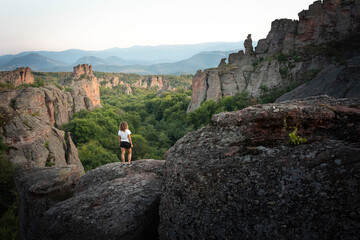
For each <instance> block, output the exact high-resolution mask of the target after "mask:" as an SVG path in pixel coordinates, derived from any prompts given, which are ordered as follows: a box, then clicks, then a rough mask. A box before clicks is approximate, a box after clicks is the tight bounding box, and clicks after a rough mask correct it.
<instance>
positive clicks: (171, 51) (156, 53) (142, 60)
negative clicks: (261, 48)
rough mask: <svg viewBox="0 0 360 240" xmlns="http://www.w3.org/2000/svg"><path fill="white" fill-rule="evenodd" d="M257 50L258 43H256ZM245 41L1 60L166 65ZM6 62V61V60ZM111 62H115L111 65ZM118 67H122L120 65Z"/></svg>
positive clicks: (237, 46) (235, 46)
mask: <svg viewBox="0 0 360 240" xmlns="http://www.w3.org/2000/svg"><path fill="white" fill-rule="evenodd" d="M253 44H254V46H255V44H256V43H255V42H253ZM243 46H244V44H243V41H239V42H211V43H198V44H184V45H159V46H133V47H129V48H111V49H106V50H100V51H85V50H81V49H69V50H65V51H59V52H55V51H27V52H22V53H19V54H17V55H4V56H0V65H3V64H6V63H7V62H8V61H9V60H11V58H15V57H21V56H26V55H29V54H31V53H36V54H39V55H41V56H43V57H46V58H50V59H54V60H57V61H60V62H64V63H66V64H67V65H71V64H73V63H75V62H76V61H78V60H79V59H80V58H82V57H85V56H94V57H99V58H102V59H107V58H112V57H118V58H121V59H123V60H126V61H127V63H121V64H119V65H124V64H126V65H130V64H142V65H146V64H148V65H150V64H156V63H164V62H177V61H181V60H184V59H187V58H190V57H192V56H194V55H195V54H198V53H200V52H203V51H229V50H233V49H240V48H241V49H242V48H243ZM3 58H5V60H3ZM110 62H111V61H110ZM115 65H118V64H117V63H116V64H115Z"/></svg>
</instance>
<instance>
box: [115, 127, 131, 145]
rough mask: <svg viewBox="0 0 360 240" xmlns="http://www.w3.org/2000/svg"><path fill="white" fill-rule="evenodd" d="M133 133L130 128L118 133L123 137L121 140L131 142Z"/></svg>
mask: <svg viewBox="0 0 360 240" xmlns="http://www.w3.org/2000/svg"><path fill="white" fill-rule="evenodd" d="M130 134H131V132H130V130H129V129H126V130H125V132H123V131H121V130H119V132H118V135H119V136H120V137H121V141H122V142H128V143H129V142H130V140H129V137H128V136H129V135H130Z"/></svg>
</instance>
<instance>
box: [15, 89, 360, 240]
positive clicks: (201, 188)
mask: <svg viewBox="0 0 360 240" xmlns="http://www.w3.org/2000/svg"><path fill="white" fill-rule="evenodd" d="M295 130H296V131H295ZM289 134H290V135H291V136H292V137H290V135H289ZM359 136H360V99H356V98H353V99H334V98H331V97H328V96H319V97H313V98H307V99H301V100H291V101H285V102H281V103H273V104H265V105H254V106H250V107H248V108H245V109H243V110H240V111H236V112H224V113H220V114H217V115H215V116H214V117H213V118H212V122H211V123H210V124H209V125H208V126H205V127H203V128H201V129H199V130H197V131H195V132H190V133H188V134H187V135H186V136H184V137H183V138H182V139H180V140H179V141H178V142H177V143H176V144H175V145H174V146H173V147H172V148H171V149H170V150H169V151H168V154H167V159H166V161H160V160H139V161H135V162H134V164H133V166H131V167H129V166H123V165H122V163H112V164H107V165H104V166H101V167H99V168H96V169H94V170H92V171H90V172H88V173H86V174H85V175H83V176H82V177H81V178H79V177H77V178H71V177H70V176H71V174H70V173H69V171H70V168H71V165H69V166H65V167H63V168H66V169H69V170H66V171H65V170H64V169H62V168H60V167H54V168H40V169H39V170H19V171H18V172H16V176H15V179H16V184H17V186H18V189H19V194H20V197H21V199H20V200H21V203H22V206H24V207H22V208H21V211H22V212H20V216H22V217H21V219H23V222H22V224H23V225H22V226H21V231H22V233H21V234H22V235H21V236H24V238H22V239H102V238H104V239H105V238H106V239H162V240H165V239H166V240H167V239H329V238H336V239H338V238H339V239H357V238H358V237H359V236H360V230H359V229H360V220H359V219H360V216H359V214H360V190H359V189H360V170H359V169H360V140H359V139H360V138H359ZM300 138H301V139H306V141H301V142H299V144H291V140H293V141H294V142H297V140H299V139H300ZM26 171H30V172H26ZM32 171H35V172H32ZM46 171H50V172H52V173H56V174H53V175H50V176H51V177H50V178H47V177H46V176H49V174H45V172H46ZM70 172H71V171H70ZM72 172H73V174H74V175H75V176H79V175H78V173H77V171H75V170H72ZM28 174H33V175H32V177H31V179H32V180H31V181H30V183H29V182H28V181H27V180H26V179H27V178H29V177H28ZM67 176H69V177H68V179H69V181H70V180H71V181H72V183H71V184H70V182H69V181H65V180H61V179H64V177H67ZM45 183H46V184H45ZM41 186H43V188H45V187H46V186H49V189H50V190H46V191H45V190H44V191H42V190H41V189H42V187H41ZM50 186H52V187H50ZM54 186H55V187H54ZM62 186H64V187H62ZM53 188H56V189H68V190H67V192H69V193H70V194H64V195H60V196H61V197H53V195H54V193H55V192H56V191H55V190H54V191H53V190H51V189H53ZM38 189H40V190H41V191H40V190H38ZM45 189H47V188H45ZM49 199H50V200H49ZM38 203H39V204H41V206H42V207H39V208H37V207H35V206H36V204H38ZM44 203H46V204H45V205H44ZM33 208H34V209H40V210H39V211H36V216H34V211H25V210H26V209H33ZM24 224H26V225H24Z"/></svg>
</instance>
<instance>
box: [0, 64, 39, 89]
mask: <svg viewBox="0 0 360 240" xmlns="http://www.w3.org/2000/svg"><path fill="white" fill-rule="evenodd" d="M0 83H7V84H10V85H12V86H14V87H18V86H20V85H21V84H32V83H34V76H33V75H32V73H31V69H30V68H29V67H26V68H25V67H22V68H17V69H15V70H14V71H4V72H0Z"/></svg>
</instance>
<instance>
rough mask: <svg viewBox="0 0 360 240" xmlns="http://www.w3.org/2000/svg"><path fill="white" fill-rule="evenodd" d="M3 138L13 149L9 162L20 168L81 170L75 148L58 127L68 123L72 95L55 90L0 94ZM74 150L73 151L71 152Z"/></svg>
mask: <svg viewBox="0 0 360 240" xmlns="http://www.w3.org/2000/svg"><path fill="white" fill-rule="evenodd" d="M0 102H1V107H0V112H1V117H2V121H1V129H0V132H1V135H2V136H3V141H4V142H5V143H6V144H8V145H10V146H11V148H10V150H9V154H10V160H11V161H12V162H13V163H14V164H15V165H16V166H21V167H37V166H38V167H43V166H51V165H56V166H66V165H68V164H77V165H78V166H79V167H80V168H82V164H81V162H80V160H79V158H78V155H77V151H76V150H75V149H76V147H75V146H74V145H73V144H72V145H71V143H72V141H71V137H70V136H69V137H68V140H69V141H68V144H67V143H66V141H65V139H66V136H65V133H64V131H62V130H59V129H58V127H59V126H60V125H62V124H64V123H66V122H68V121H69V120H70V118H71V116H72V114H73V107H74V102H73V98H72V96H71V94H70V93H67V92H64V91H61V90H59V89H58V88H55V87H44V88H26V89H22V90H12V91H4V92H1V94H0ZM71 149H72V150H71Z"/></svg>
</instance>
